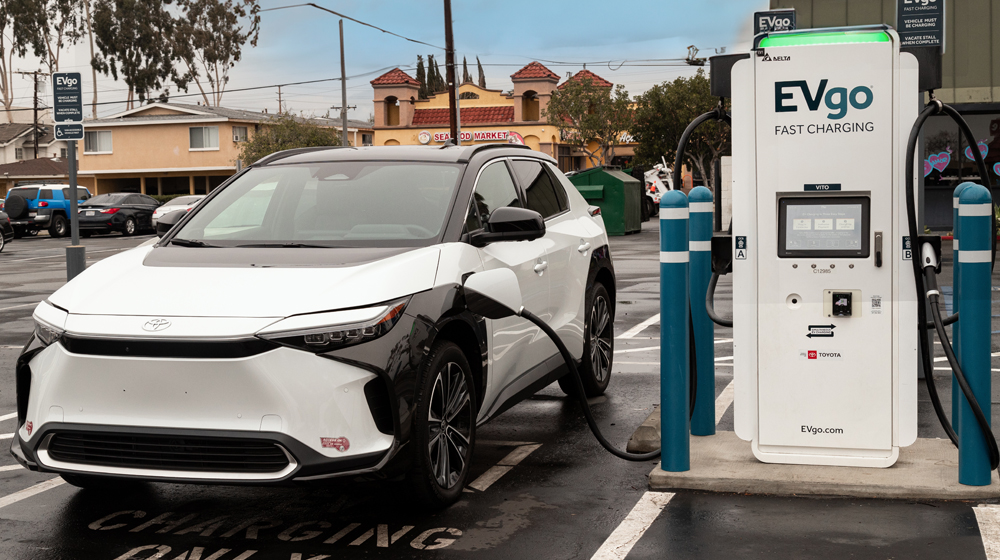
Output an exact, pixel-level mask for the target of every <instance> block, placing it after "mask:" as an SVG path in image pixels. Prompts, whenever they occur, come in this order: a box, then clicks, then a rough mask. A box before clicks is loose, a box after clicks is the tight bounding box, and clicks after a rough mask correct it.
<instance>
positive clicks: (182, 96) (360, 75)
mask: <svg viewBox="0 0 1000 560" xmlns="http://www.w3.org/2000/svg"><path fill="white" fill-rule="evenodd" d="M393 68H410V66H409V65H396V66H386V67H385V68H379V69H378V70H372V71H371V72H365V73H363V74H356V75H354V76H347V79H348V80H350V79H353V78H363V77H365V76H370V75H372V74H377V73H379V72H385V71H386V70H392V69H393ZM339 81H340V78H323V79H320V80H304V81H301V82H288V83H283V84H271V85H266V86H253V87H245V88H237V89H227V90H226V91H225V93H238V92H241V91H254V90H259V89H274V88H276V87H285V86H299V85H303V84H318V83H322V82H339ZM188 97H201V93H185V94H181V95H172V96H170V97H169V99H168V100H167V102H168V103H169V102H170V101H173V100H174V99H183V98H188ZM154 101H155V98H147V102H154ZM121 103H128V101H124V100H123V101H101V102H100V103H98V105H116V104H121ZM32 110H34V109H33V108H32V107H27V108H15V109H10V111H11V112H14V111H32ZM0 111H6V110H5V109H0Z"/></svg>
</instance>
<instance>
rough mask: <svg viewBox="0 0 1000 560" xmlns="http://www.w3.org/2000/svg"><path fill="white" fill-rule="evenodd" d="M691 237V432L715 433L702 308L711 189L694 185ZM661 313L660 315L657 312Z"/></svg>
mask: <svg viewBox="0 0 1000 560" xmlns="http://www.w3.org/2000/svg"><path fill="white" fill-rule="evenodd" d="M688 201H689V204H688V208H689V209H690V211H691V214H690V228H691V230H690V231H691V240H690V241H689V242H688V248H689V255H690V259H691V263H690V265H689V267H690V278H691V302H692V303H691V322H692V327H693V332H692V333H691V336H693V337H694V343H695V357H694V360H695V362H696V363H697V365H698V394H697V397H696V400H695V402H694V414H693V415H692V416H691V434H692V435H696V436H710V435H713V434H715V323H713V322H712V320H711V319H709V318H708V311H706V310H705V303H704V302H705V295H704V294H705V293H706V292H707V291H708V283H709V281H710V280H711V279H712V227H713V224H712V222H713V219H712V218H713V212H712V206H713V205H712V191H710V190H708V188H706V187H695V188H693V189H691V193H690V194H689V195H688ZM660 316H661V317H662V316H663V315H660Z"/></svg>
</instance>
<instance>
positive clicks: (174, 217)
mask: <svg viewBox="0 0 1000 560" xmlns="http://www.w3.org/2000/svg"><path fill="white" fill-rule="evenodd" d="M187 212H188V211H187V210H174V211H173V212H170V213H169V214H164V215H163V216H161V217H160V219H159V220H157V221H156V235H157V236H158V237H163V236H164V235H166V234H167V232H168V231H170V228H172V227H174V225H176V224H177V222H179V221H181V218H183V217H184V214H187Z"/></svg>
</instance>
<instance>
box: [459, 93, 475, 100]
mask: <svg viewBox="0 0 1000 560" xmlns="http://www.w3.org/2000/svg"><path fill="white" fill-rule="evenodd" d="M458 98H459V99H479V94H477V93H476V92H474V91H463V92H462V93H460V94H458Z"/></svg>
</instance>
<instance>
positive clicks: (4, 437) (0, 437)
mask: <svg viewBox="0 0 1000 560" xmlns="http://www.w3.org/2000/svg"><path fill="white" fill-rule="evenodd" d="M0 439H14V434H0Z"/></svg>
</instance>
